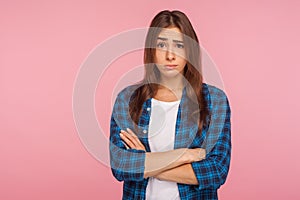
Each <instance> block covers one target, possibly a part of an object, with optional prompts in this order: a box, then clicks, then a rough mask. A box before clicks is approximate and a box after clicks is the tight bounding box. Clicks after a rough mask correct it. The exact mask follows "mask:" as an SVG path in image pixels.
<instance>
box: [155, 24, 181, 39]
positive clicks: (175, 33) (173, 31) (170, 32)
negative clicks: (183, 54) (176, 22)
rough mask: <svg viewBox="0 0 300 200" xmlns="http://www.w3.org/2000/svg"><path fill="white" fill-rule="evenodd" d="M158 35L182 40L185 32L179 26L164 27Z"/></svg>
mask: <svg viewBox="0 0 300 200" xmlns="http://www.w3.org/2000/svg"><path fill="white" fill-rule="evenodd" d="M158 37H161V38H167V39H172V40H182V39H183V34H182V33H181V31H180V30H179V28H177V27H175V28H164V29H162V31H161V32H160V33H159V34H158Z"/></svg>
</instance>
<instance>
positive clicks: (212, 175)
mask: <svg viewBox="0 0 300 200" xmlns="http://www.w3.org/2000/svg"><path fill="white" fill-rule="evenodd" d="M211 102H212V103H211V112H212V113H211V119H210V124H209V128H208V131H207V133H206V137H205V141H204V143H203V145H202V148H205V149H206V152H207V155H206V159H204V160H202V161H199V162H193V163H191V165H192V168H193V170H194V173H195V175H196V178H197V180H198V183H199V185H196V186H195V187H196V189H199V190H202V189H218V188H219V187H220V186H221V185H222V184H224V183H225V180H226V178H227V175H228V171H229V166H230V158H231V122H230V118H231V110H230V106H229V102H228V99H227V96H226V94H225V93H224V92H223V91H221V90H218V92H217V93H212V96H211Z"/></svg>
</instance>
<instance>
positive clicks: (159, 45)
mask: <svg viewBox="0 0 300 200" xmlns="http://www.w3.org/2000/svg"><path fill="white" fill-rule="evenodd" d="M156 46H157V47H158V48H165V47H166V44H165V43H164V42H159V43H157V45H156Z"/></svg>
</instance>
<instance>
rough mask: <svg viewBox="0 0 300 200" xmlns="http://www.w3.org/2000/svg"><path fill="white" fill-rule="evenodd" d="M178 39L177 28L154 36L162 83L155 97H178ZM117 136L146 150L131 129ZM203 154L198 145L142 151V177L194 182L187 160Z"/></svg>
mask: <svg viewBox="0 0 300 200" xmlns="http://www.w3.org/2000/svg"><path fill="white" fill-rule="evenodd" d="M180 41H183V37H182V33H181V31H180V30H179V29H178V28H177V27H170V28H167V29H164V30H163V31H162V32H161V33H160V34H159V36H158V39H157V45H156V52H155V62H156V66H157V68H158V70H159V72H160V83H161V85H162V86H161V87H159V89H158V92H157V94H156V95H155V96H154V98H156V99H158V100H161V101H176V100H179V99H180V98H181V95H182V88H183V81H182V80H183V75H182V74H183V71H184V67H185V65H186V60H185V56H186V55H185V49H184V44H183V42H180ZM167 65H175V66H173V67H168V66H167ZM120 136H121V139H122V140H123V141H124V142H125V143H126V145H127V148H132V149H138V150H144V151H146V149H145V147H144V145H143V144H142V143H141V141H140V140H139V138H138V137H137V136H136V134H135V133H134V132H133V131H132V130H130V129H127V130H121V132H120ZM205 155H206V152H205V150H204V149H201V148H195V149H188V148H181V149H174V150H171V151H166V152H146V159H145V172H144V178H147V177H155V178H158V179H160V180H165V181H173V182H177V183H183V184H192V185H198V181H197V179H196V176H195V173H194V171H193V169H192V166H191V163H192V162H197V161H200V160H203V159H205Z"/></svg>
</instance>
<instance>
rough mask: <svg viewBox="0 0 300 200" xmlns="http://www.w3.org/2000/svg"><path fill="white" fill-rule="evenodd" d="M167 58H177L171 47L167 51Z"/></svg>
mask: <svg viewBox="0 0 300 200" xmlns="http://www.w3.org/2000/svg"><path fill="white" fill-rule="evenodd" d="M166 58H167V60H175V54H174V52H172V51H171V50H170V49H168V50H167V52H166Z"/></svg>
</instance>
